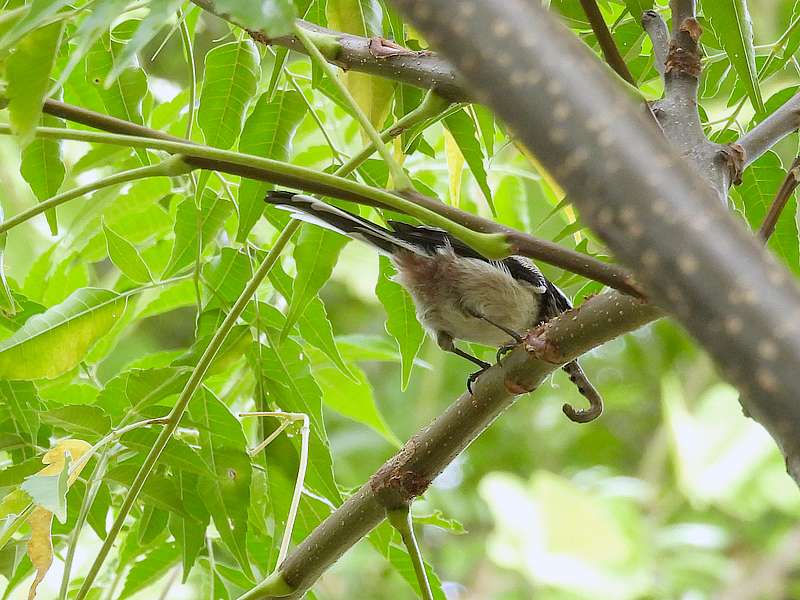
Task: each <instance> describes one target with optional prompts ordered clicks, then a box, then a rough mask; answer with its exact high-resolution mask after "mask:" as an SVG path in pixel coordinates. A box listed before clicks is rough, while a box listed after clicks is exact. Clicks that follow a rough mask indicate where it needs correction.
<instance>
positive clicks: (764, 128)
mask: <svg viewBox="0 0 800 600" xmlns="http://www.w3.org/2000/svg"><path fill="white" fill-rule="evenodd" d="M798 128H800V93H797V94H795V95H794V96H792V97H791V98H790V99H789V100H788V101H787V102H786V103H785V104H784V105H783V106H781V107H780V108H779V109H778V110H776V111H775V112H774V113H772V114H771V115H770V116H768V117H767V118H766V119H764V120H763V121H761V123H759V124H758V125H756V126H755V127H753V128H752V129H751V130H750V131H748V132H747V133H745V134H744V135H743V136H742V137H741V138H739V141H738V142H736V144H738V145H739V147H741V149H742V152H743V153H744V167H747V166H748V165H750V164H751V163H752V162H753V161H755V160H757V159H758V158H759V157H760V156H761V155H762V154H764V153H765V152H766V151H767V150H769V149H770V148H771V147H772V146H774V145H775V144H777V143H778V142H779V141H780V140H782V139H783V138H784V137H786V136H787V135H789V134H790V133H792V132H794V131H797V129H798Z"/></svg>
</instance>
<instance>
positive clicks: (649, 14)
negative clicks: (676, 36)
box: [642, 10, 669, 77]
mask: <svg viewBox="0 0 800 600" xmlns="http://www.w3.org/2000/svg"><path fill="white" fill-rule="evenodd" d="M642 28H644V30H645V31H646V32H647V35H648V37H649V38H650V41H651V42H652V44H653V55H654V58H655V67H656V71H658V73H659V74H660V75H661V76H662V77H663V76H664V67H665V66H666V63H667V52H668V51H669V31H668V30H667V24H666V23H665V22H664V19H663V18H662V17H661V15H660V14H658V12H656V11H654V10H646V11H644V12H643V13H642Z"/></svg>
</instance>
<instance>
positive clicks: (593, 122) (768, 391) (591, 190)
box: [395, 0, 800, 481]
mask: <svg viewBox="0 0 800 600" xmlns="http://www.w3.org/2000/svg"><path fill="white" fill-rule="evenodd" d="M395 4H396V5H397V6H398V7H399V8H401V10H402V11H403V12H405V13H406V14H407V15H408V16H409V17H410V18H411V20H412V22H413V24H414V25H415V26H416V27H417V28H418V29H419V30H420V31H421V32H422V33H423V34H424V35H425V36H426V37H427V39H429V40H430V42H431V43H432V44H433V45H434V46H438V47H439V48H440V49H441V50H442V51H443V52H445V54H446V55H448V56H449V57H450V58H451V59H453V60H454V64H456V66H457V68H459V70H460V71H461V72H462V73H464V75H465V77H466V78H467V80H468V81H469V82H470V83H471V85H472V86H473V87H474V89H475V93H476V95H477V96H478V97H479V98H480V99H481V100H484V101H485V102H486V103H487V104H488V105H489V106H490V107H492V108H493V109H494V111H495V114H497V115H498V116H499V117H500V118H502V119H504V120H505V121H506V123H508V125H509V126H510V128H511V129H513V130H514V131H515V132H516V134H517V135H518V136H519V137H520V139H521V140H522V141H523V142H524V143H525V145H526V146H527V147H528V148H530V149H531V150H532V151H533V152H534V153H535V154H536V156H537V158H539V159H540V160H541V161H542V163H543V164H544V166H545V168H547V169H549V170H550V172H551V173H552V174H553V175H554V176H555V177H556V179H557V180H558V181H559V182H560V183H562V184H563V187H564V188H565V190H566V191H567V193H568V194H569V195H570V197H571V198H573V199H574V202H575V204H576V205H577V206H578V207H579V208H580V209H581V210H582V214H583V216H584V218H585V219H586V221H587V222H588V223H589V224H590V225H591V226H592V227H593V229H594V230H595V231H596V232H597V233H598V234H599V236H600V237H601V238H602V239H603V240H604V241H605V242H606V243H607V244H608V246H609V247H610V248H611V249H612V250H613V251H614V252H615V253H616V254H617V256H618V257H619V258H620V260H622V261H624V262H626V263H627V264H628V265H630V266H632V267H634V268H635V269H636V272H637V275H639V276H640V277H641V279H640V280H641V281H642V283H643V284H644V285H645V286H646V290H647V291H648V292H649V293H650V294H651V296H650V297H651V298H653V299H654V301H655V302H657V303H658V304H659V305H661V306H663V307H665V308H666V309H668V310H669V312H670V313H671V314H673V315H674V316H675V317H676V318H677V319H678V320H679V322H680V323H682V324H683V325H684V326H685V327H686V328H687V329H688V330H689V332H690V333H691V334H692V335H694V336H695V338H696V339H697V340H698V341H699V342H700V343H701V344H702V345H703V346H704V347H705V348H706V349H707V350H708V351H709V353H710V354H711V355H712V356H713V357H714V358H715V360H716V361H717V364H718V365H719V366H720V368H721V370H722V372H723V374H724V375H725V377H726V378H727V379H728V380H729V381H731V382H732V383H733V384H734V385H736V386H737V387H738V388H739V390H740V391H741V392H742V397H743V401H742V402H743V404H744V405H745V408H746V410H747V411H748V413H749V414H751V415H752V416H753V418H755V419H756V420H758V421H759V422H760V423H761V424H762V425H764V427H766V429H767V430H768V431H769V432H770V434H771V435H772V436H773V438H774V439H775V440H776V441H777V443H778V445H779V446H780V447H781V450H782V451H783V453H784V456H785V457H786V460H787V467H788V470H789V473H790V474H791V475H792V477H794V478H795V480H796V481H800V404H798V403H797V401H796V390H797V389H800V370H798V369H797V367H796V366H797V364H800V335H798V333H800V290H798V288H797V286H796V284H795V283H794V282H793V280H792V276H791V275H790V274H789V273H788V272H787V271H786V269H785V268H783V267H782V266H780V265H777V264H776V262H775V260H774V259H773V258H772V257H771V256H770V255H769V254H768V253H767V252H766V251H765V249H764V248H763V247H762V246H761V245H760V244H759V243H758V242H757V241H756V240H755V238H754V237H753V236H751V235H749V234H748V232H747V231H745V229H744V228H743V227H742V226H741V224H740V223H739V222H737V221H736V220H735V219H734V218H733V217H732V216H731V215H730V214H729V213H728V211H727V210H726V209H725V207H723V206H722V205H721V204H720V203H719V202H718V201H717V198H715V194H714V193H712V191H711V190H710V189H709V187H708V185H707V183H706V182H704V181H703V180H702V179H700V178H699V177H698V175H697V172H696V171H695V170H693V169H692V168H690V167H689V165H687V164H686V162H684V161H683V160H681V159H680V158H679V157H678V156H676V154H675V151H674V149H673V148H671V147H670V146H669V145H668V144H667V142H666V141H665V140H664V138H663V136H661V135H659V133H658V132H657V131H656V130H655V128H653V127H649V126H647V125H646V121H644V120H643V118H642V117H641V115H639V114H638V111H637V110H636V107H635V105H634V104H632V103H631V102H630V99H629V98H627V97H626V96H625V94H624V93H623V92H622V91H621V90H620V89H619V87H618V86H617V85H615V84H613V83H612V82H610V81H609V79H608V76H607V74H606V72H605V70H604V69H603V67H602V66H601V65H599V64H598V63H597V61H596V60H594V59H593V57H592V56H591V54H590V53H589V51H588V50H587V49H586V48H585V46H583V45H582V44H581V43H580V42H579V41H578V40H576V39H575V37H574V36H573V35H572V34H571V32H569V31H567V30H565V29H564V28H563V26H561V25H560V24H559V23H558V22H557V21H555V19H554V18H553V17H552V16H551V15H550V14H548V12H547V11H546V10H544V9H543V8H542V7H540V6H539V4H538V3H536V2H526V1H525V0H485V1H482V2H463V3H460V4H459V8H458V9H457V11H456V12H457V14H455V15H454V14H453V9H452V5H450V3H449V2H448V0H395ZM676 4H678V5H680V6H677V7H676V8H678V9H681V10H683V8H682V6H683V3H676ZM465 12H468V13H469V15H468V16H469V18H461V17H463V16H464V13H465ZM455 23H458V27H454V26H453V25H454V24H455ZM487 24H489V27H488V31H489V35H487V34H486V31H487ZM680 30H681V31H682V32H683V33H685V34H686V35H688V36H690V37H691V38H692V39H693V40H694V41H696V34H697V32H695V31H694V29H693V24H692V23H686V19H684V23H683V24H682V25H681V27H680ZM479 37H480V39H481V40H482V47H483V52H482V55H481V58H482V59H483V60H476V58H475V52H474V40H475V39H477V38H479ZM511 57H513V59H512V58H511ZM513 73H520V74H525V77H524V78H519V77H514V76H513ZM574 90H580V93H574ZM554 107H555V108H557V109H558V110H554ZM598 150H601V151H602V152H603V155H604V157H605V158H604V160H602V161H597V160H592V157H593V156H594V155H595V154H596V152H597V151H598ZM722 167H723V166H722V165H719V164H717V163H715V164H713V168H715V169H721V168H722ZM677 244H679V246H676V245H677ZM751 332H752V333H751Z"/></svg>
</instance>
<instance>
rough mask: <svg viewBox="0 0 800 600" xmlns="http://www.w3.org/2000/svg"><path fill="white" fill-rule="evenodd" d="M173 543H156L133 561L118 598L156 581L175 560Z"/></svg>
mask: <svg viewBox="0 0 800 600" xmlns="http://www.w3.org/2000/svg"><path fill="white" fill-rule="evenodd" d="M177 554H178V553H177V548H176V547H175V545H174V544H158V545H156V546H155V548H153V549H152V550H151V551H150V552H148V553H147V555H146V556H145V557H144V558H143V559H142V560H140V561H138V562H135V563H134V564H133V565H132V566H131V568H130V570H129V571H128V574H127V575H126V576H125V585H124V586H123V587H122V591H121V592H120V595H119V598H120V600H123V598H129V597H131V596H133V595H134V594H136V593H137V592H139V591H141V590H143V589H145V588H147V587H148V586H151V585H153V584H154V583H156V582H157V581H158V580H159V579H161V577H163V576H164V574H165V573H166V572H167V571H169V569H170V567H171V566H172V565H174V564H175V563H176V562H177Z"/></svg>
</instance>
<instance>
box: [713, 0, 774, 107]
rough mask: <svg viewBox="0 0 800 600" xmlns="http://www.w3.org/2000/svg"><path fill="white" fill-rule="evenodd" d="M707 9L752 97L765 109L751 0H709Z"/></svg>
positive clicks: (725, 48)
mask: <svg viewBox="0 0 800 600" xmlns="http://www.w3.org/2000/svg"><path fill="white" fill-rule="evenodd" d="M703 9H704V10H705V11H706V16H707V17H708V18H709V19H710V21H711V24H712V26H713V27H714V31H715V32H716V34H717V35H718V36H719V40H720V42H722V47H723V49H724V50H725V52H726V53H727V54H728V57H729V58H730V61H731V64H732V65H733V68H734V69H736V73H737V74H738V75H739V79H740V80H741V81H742V82H743V83H744V84H745V88H746V89H747V95H748V97H749V98H750V101H751V102H752V103H753V106H754V107H755V109H756V111H757V112H762V111H763V110H764V100H763V99H762V97H761V89H760V87H759V83H758V73H757V71H756V60H755V49H754V48H753V23H752V21H751V20H750V11H749V10H748V8H747V1H746V0H730V1H726V2H706V3H705V4H704V5H703Z"/></svg>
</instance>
